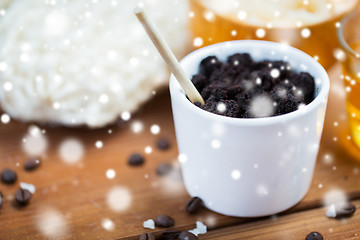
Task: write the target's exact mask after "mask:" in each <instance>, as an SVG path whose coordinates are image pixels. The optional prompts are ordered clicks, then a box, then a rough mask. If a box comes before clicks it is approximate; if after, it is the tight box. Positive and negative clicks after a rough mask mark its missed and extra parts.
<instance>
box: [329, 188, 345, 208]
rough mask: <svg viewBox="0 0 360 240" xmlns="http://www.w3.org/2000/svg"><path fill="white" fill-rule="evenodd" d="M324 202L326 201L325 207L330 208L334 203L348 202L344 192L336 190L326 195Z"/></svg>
mask: <svg viewBox="0 0 360 240" xmlns="http://www.w3.org/2000/svg"><path fill="white" fill-rule="evenodd" d="M323 201H324V205H325V206H330V205H331V204H334V203H344V202H346V201H347V196H346V193H345V192H344V191H343V190H340V189H338V188H334V189H331V190H329V191H328V192H326V193H325V196H324V199H323Z"/></svg>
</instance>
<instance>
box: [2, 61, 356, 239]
mask: <svg viewBox="0 0 360 240" xmlns="http://www.w3.org/2000/svg"><path fill="white" fill-rule="evenodd" d="M331 76H332V89H331V91H332V92H331V98H330V101H329V109H328V110H329V111H328V114H327V116H326V124H325V128H324V135H323V139H322V142H321V146H320V153H319V156H318V161H317V165H316V170H315V174H314V179H313V183H312V186H311V189H310V191H309V193H308V194H307V195H306V197H305V198H304V199H303V201H302V202H301V203H299V204H298V205H297V206H295V207H294V208H292V209H290V210H288V211H287V212H285V213H283V214H282V215H281V216H279V218H278V219H279V220H281V221H283V224H284V226H286V223H288V224H289V227H292V228H294V229H295V230H294V231H300V230H299V229H297V228H298V226H299V227H301V225H297V224H299V223H298V222H297V219H299V218H297V217H296V215H297V214H301V215H300V216H302V218H303V219H312V218H314V217H315V215H316V213H320V212H318V211H317V210H314V211H308V210H309V209H314V208H318V207H321V206H322V199H323V197H324V196H325V194H326V193H327V192H328V191H330V190H333V189H340V190H341V191H343V192H344V193H345V194H348V195H349V198H351V199H359V195H360V181H359V180H358V179H359V174H360V171H359V169H360V164H359V163H360V161H358V160H357V159H360V158H359V157H358V156H360V155H357V154H358V153H359V150H358V149H356V148H353V147H352V144H351V141H349V140H347V138H346V137H347V134H348V133H347V122H346V114H345V110H344V108H343V99H341V98H340V97H339V96H340V95H341V92H342V88H341V87H342V86H341V82H340V78H339V76H340V72H339V70H338V69H337V68H336V69H335V70H334V71H333V72H332V73H331ZM337 84H338V85H337ZM339 84H340V85H339ZM344 114H345V117H344ZM132 120H133V121H134V120H138V121H141V122H142V123H143V125H144V130H143V132H141V133H138V134H135V133H133V132H132V130H131V122H130V123H121V124H114V125H112V126H109V127H107V128H103V129H99V130H90V129H85V128H83V129H70V128H61V127H49V126H47V127H44V126H40V127H41V129H44V130H45V131H46V133H45V134H44V136H45V137H46V138H47V139H48V149H47V151H46V152H45V153H44V154H43V156H42V159H43V164H42V165H41V167H40V168H39V169H37V170H35V171H34V172H26V171H24V170H23V163H24V161H25V160H26V154H25V153H24V152H23V150H22V140H23V138H24V136H25V135H26V133H27V131H28V128H29V126H30V125H31V124H23V123H20V122H16V121H14V120H12V121H11V122H10V123H9V124H6V125H5V124H1V125H0V169H2V168H5V167H10V168H12V169H15V170H16V172H17V173H18V177H19V180H18V182H17V183H16V184H15V185H11V186H8V185H4V184H2V183H0V191H2V192H3V194H4V196H5V201H4V204H3V206H2V208H1V209H0V239H6V240H7V239H137V238H138V236H139V235H140V234H141V233H143V232H145V231H148V232H151V231H153V232H155V233H156V234H159V233H160V232H161V231H163V229H158V228H156V229H155V230H146V229H144V228H143V227H142V224H143V222H144V221H145V220H147V219H150V218H151V219H154V218H155V217H156V216H157V215H159V214H168V215H170V216H172V217H173V218H174V219H175V226H174V229H179V230H189V229H193V228H194V227H195V222H196V221H197V220H199V221H202V222H204V223H205V224H206V225H207V226H208V227H209V229H210V231H212V230H215V229H217V230H216V235H211V233H208V234H205V235H203V236H201V237H200V239H208V237H207V236H214V237H219V236H222V234H224V236H226V232H227V231H230V230H227V228H225V229H224V230H221V229H222V228H223V227H229V226H231V225H239V226H245V227H244V228H241V229H242V230H244V231H246V229H249V231H250V230H251V226H252V225H253V224H254V228H256V227H257V226H259V225H256V224H257V223H256V222H258V221H260V220H262V219H249V218H233V217H226V216H223V215H220V214H216V213H213V212H211V211H208V210H203V211H201V212H200V213H198V214H196V215H189V214H187V213H186V211H185V209H184V207H185V204H186V202H187V201H188V199H189V196H188V194H187V193H186V191H185V189H184V186H183V184H182V181H181V177H179V172H178V170H179V169H178V170H177V171H174V174H172V175H171V176H166V177H159V176H157V175H156V173H155V169H156V167H157V165H158V164H159V163H162V162H172V163H174V165H175V166H176V165H177V163H176V158H177V155H178V152H177V148H176V139H175V134H174V127H173V122H172V115H171V107H170V99H169V93H168V91H163V93H162V94H159V95H158V96H156V97H155V98H154V99H153V100H152V101H151V102H149V103H148V104H146V105H145V106H144V107H143V108H142V110H140V111H139V112H138V113H137V114H136V115H134V116H133V117H132ZM133 121H132V122H133ZM335 121H336V122H338V125H337V126H334V122H335ZM153 124H158V125H159V126H160V127H161V132H160V134H159V135H153V134H151V132H150V130H149V129H150V126H151V125H153ZM109 129H111V130H112V133H111V134H109V133H108V131H109ZM160 136H161V137H167V138H168V139H169V140H170V142H171V144H172V148H171V149H170V150H168V151H165V152H163V151H160V150H158V149H157V148H156V147H155V142H156V139H157V138H158V137H160ZM70 137H71V138H76V139H78V140H79V141H80V142H82V144H83V145H84V149H85V156H84V158H83V159H82V160H81V161H79V162H78V163H76V164H73V165H68V164H66V163H65V162H64V161H63V160H62V159H61V158H60V156H59V153H58V149H59V146H60V144H61V143H62V142H63V141H64V140H65V139H67V138H70ZM334 137H337V140H336V141H334V139H333V138H334ZM99 140H100V141H102V142H103V147H102V148H100V149H98V148H96V147H95V142H96V141H99ZM146 146H151V147H152V149H153V151H152V153H151V154H145V152H144V149H145V147H146ZM349 149H352V150H351V151H350V150H349ZM134 152H139V153H142V154H144V156H145V157H146V162H145V164H144V165H143V166H140V167H130V166H128V165H127V159H128V157H129V155H130V154H132V153H134ZM108 169H113V170H115V172H116V176H115V178H114V179H108V178H107V177H106V175H105V173H106V171H107V170H108ZM20 181H21V182H26V183H32V184H34V185H35V186H36V193H35V194H34V195H33V198H32V199H31V203H30V204H29V205H28V206H26V207H24V208H18V207H16V206H14V204H13V195H14V193H15V191H16V189H17V188H18V184H19V182H20ZM119 187H120V189H124V188H125V189H126V190H127V191H128V192H129V194H130V196H131V205H130V206H129V207H128V208H126V209H125V210H123V211H118V212H117V211H114V210H113V209H112V208H111V207H110V206H111V205H110V204H109V203H108V201H107V200H108V194H109V192H110V191H112V190H113V189H114V188H117V189H119ZM120 192H121V191H120ZM122 200H123V197H121V196H120V197H118V198H117V200H116V201H115V202H116V204H118V203H121V201H122ZM308 212H309V215H307V213H308ZM291 213H292V214H291ZM289 214H290V215H289ZM321 214H322V213H321ZM288 215H289V216H290V217H289V218H288V217H287V216H288ZM283 218H284V219H285V220H282V219H283ZM104 219H109V220H111V221H112V222H113V226H114V229H113V230H112V231H108V230H106V229H104V227H103V226H102V222H103V221H104ZM354 219H357V218H354ZM246 222H251V223H248V224H246V225H243V223H246ZM260 226H261V225H260ZM351 226H352V225H351ZM245 228H246V229H245ZM276 228H277V227H276V224H275V225H274V226H273V227H272V228H271V229H273V230H271V231H275V232H276V231H278V232H281V229H282V228H279V229H278V230H277V229H276ZM257 229H258V231H261V228H257ZM341 229H342V228H341ZM221 231H223V233H221ZM269 231H270V230H269ZM264 234H265V235H263V236H267V234H268V232H264ZM301 234H303V233H302V232H301ZM339 234H340V233H339ZM345 237H346V236H345ZM338 239H339V238H338ZM340 239H341V238H340Z"/></svg>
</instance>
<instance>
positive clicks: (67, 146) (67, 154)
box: [59, 138, 85, 164]
mask: <svg viewBox="0 0 360 240" xmlns="http://www.w3.org/2000/svg"><path fill="white" fill-rule="evenodd" d="M84 152H85V147H84V145H83V144H82V143H81V142H80V141H79V140H78V139H75V138H67V139H65V140H64V141H62V142H61V144H60V147H59V155H60V157H61V160H62V161H63V162H65V163H67V164H74V163H77V162H78V161H80V160H81V159H82V158H83V156H84Z"/></svg>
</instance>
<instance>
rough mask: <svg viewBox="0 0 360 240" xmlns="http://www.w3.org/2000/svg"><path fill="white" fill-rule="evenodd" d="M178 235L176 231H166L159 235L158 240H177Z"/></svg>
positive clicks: (178, 232)
mask: <svg viewBox="0 0 360 240" xmlns="http://www.w3.org/2000/svg"><path fill="white" fill-rule="evenodd" d="M179 234H180V231H177V230H168V231H164V232H163V233H161V235H160V238H159V239H160V240H175V239H178V237H179Z"/></svg>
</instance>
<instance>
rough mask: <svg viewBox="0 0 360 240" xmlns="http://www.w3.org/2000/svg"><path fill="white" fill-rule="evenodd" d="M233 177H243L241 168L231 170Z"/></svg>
mask: <svg viewBox="0 0 360 240" xmlns="http://www.w3.org/2000/svg"><path fill="white" fill-rule="evenodd" d="M231 177H232V178H233V179H235V180H237V179H239V178H240V177H241V172H240V171H239V170H236V169H235V170H233V171H232V172H231Z"/></svg>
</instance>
